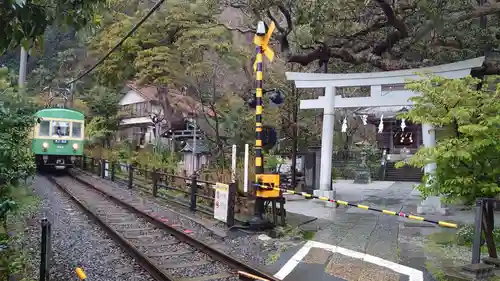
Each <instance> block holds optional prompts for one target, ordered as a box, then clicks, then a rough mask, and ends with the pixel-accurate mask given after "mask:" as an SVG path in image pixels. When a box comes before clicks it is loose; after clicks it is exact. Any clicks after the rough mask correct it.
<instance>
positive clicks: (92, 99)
mask: <svg viewBox="0 0 500 281" xmlns="http://www.w3.org/2000/svg"><path fill="white" fill-rule="evenodd" d="M120 98H121V96H120V94H119V93H117V92H116V91H115V90H113V89H109V88H106V87H103V86H95V87H94V88H92V89H91V90H90V91H88V92H87V94H86V95H85V97H84V101H85V103H86V104H87V107H88V109H89V112H88V116H87V118H88V119H89V120H90V121H89V123H88V124H87V127H86V132H85V133H86V136H87V137H89V138H90V139H93V140H96V141H99V142H101V143H102V145H103V147H106V146H109V145H110V142H111V137H112V136H113V134H114V132H116V131H117V130H118V126H119V124H120V116H119V109H120V108H119V107H120V106H119V101H120Z"/></svg>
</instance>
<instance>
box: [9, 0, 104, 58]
mask: <svg viewBox="0 0 500 281" xmlns="http://www.w3.org/2000/svg"><path fill="white" fill-rule="evenodd" d="M100 2H101V1H98V0H76V1H75V0H63V1H55V0H46V1H26V0H7V1H2V2H1V3H0V15H2V16H1V17H0V26H1V27H2V28H1V29H0V38H2V40H0V54H3V53H4V52H5V51H6V50H9V49H13V48H15V47H17V46H19V44H22V45H23V46H24V48H26V49H28V48H29V45H30V43H29V41H32V42H33V43H34V44H35V45H39V46H43V36H42V35H43V34H44V33H45V30H46V28H47V27H48V26H49V25H51V24H57V25H63V26H71V27H74V28H76V29H80V28H82V27H85V26H87V25H89V24H90V23H98V19H99V17H98V16H96V13H95V11H96V8H98V7H99V3H100Z"/></svg>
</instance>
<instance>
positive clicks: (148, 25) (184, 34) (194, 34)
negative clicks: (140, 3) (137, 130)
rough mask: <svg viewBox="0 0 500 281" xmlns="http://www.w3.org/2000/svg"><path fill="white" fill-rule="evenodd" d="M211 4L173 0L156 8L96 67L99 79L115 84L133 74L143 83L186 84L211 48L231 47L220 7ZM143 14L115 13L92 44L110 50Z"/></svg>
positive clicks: (174, 85)
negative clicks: (113, 17)
mask: <svg viewBox="0 0 500 281" xmlns="http://www.w3.org/2000/svg"><path fill="white" fill-rule="evenodd" d="M209 2H210V1H197V2H196V3H192V4H191V3H185V2H176V1H172V2H168V3H167V4H166V5H165V6H163V7H162V8H160V9H159V10H157V11H156V12H155V13H154V14H153V15H152V16H151V17H150V18H149V19H148V21H146V22H145V23H144V24H143V25H142V26H141V27H140V28H139V29H138V30H137V31H136V33H134V35H132V36H131V37H130V38H129V39H128V40H127V41H125V42H124V44H123V45H122V47H121V48H120V49H119V50H117V51H116V52H114V53H113V54H112V55H111V56H110V57H109V59H108V60H106V61H105V62H104V63H103V64H102V65H101V66H100V67H99V68H98V76H99V78H100V79H101V81H103V83H104V84H105V85H108V84H111V85H116V84H120V83H122V82H123V81H126V80H128V79H131V78H134V77H135V78H137V79H139V82H140V83H143V84H162V85H167V86H169V87H176V86H179V88H180V87H183V86H185V85H184V83H185V81H184V80H183V78H184V76H185V75H186V72H192V71H193V70H191V68H192V65H194V64H197V63H200V62H202V60H203V58H204V55H205V54H204V53H205V52H206V51H207V50H214V49H217V50H224V49H227V48H229V47H230V46H231V37H232V36H231V33H230V31H228V30H227V29H226V28H225V27H224V26H223V25H221V24H219V23H218V21H217V20H216V18H215V16H214V15H216V14H217V12H218V11H217V7H212V6H211V5H209V4H207V3H209ZM141 16H142V12H138V13H137V14H136V15H134V16H129V15H126V14H117V15H116V18H117V19H118V20H117V21H115V22H114V23H112V24H110V25H108V26H105V27H104V28H103V29H102V30H101V31H100V33H99V35H98V37H97V39H96V40H95V41H94V42H93V43H92V44H91V45H90V48H91V49H92V50H93V51H94V53H97V54H102V53H105V52H107V51H108V50H109V49H111V48H112V46H114V44H116V42H117V41H118V40H119V39H120V38H121V37H122V36H124V35H125V33H126V32H127V31H128V30H129V29H130V28H131V27H132V25H133V24H134V23H136V22H137V21H139V18H140V17H141Z"/></svg>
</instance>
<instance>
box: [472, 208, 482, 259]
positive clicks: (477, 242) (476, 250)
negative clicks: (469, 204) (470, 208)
mask: <svg viewBox="0 0 500 281" xmlns="http://www.w3.org/2000/svg"><path fill="white" fill-rule="evenodd" d="M483 206H484V199H478V200H477V201H476V217H475V220H474V240H473V242H472V264H476V263H480V262H481V244H482V243H481V239H482V227H481V225H482V221H483Z"/></svg>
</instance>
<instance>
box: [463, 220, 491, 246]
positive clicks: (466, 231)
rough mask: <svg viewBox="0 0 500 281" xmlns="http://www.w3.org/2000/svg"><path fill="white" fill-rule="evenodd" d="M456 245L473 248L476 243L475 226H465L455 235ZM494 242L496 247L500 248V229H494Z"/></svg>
mask: <svg viewBox="0 0 500 281" xmlns="http://www.w3.org/2000/svg"><path fill="white" fill-rule="evenodd" d="M455 239H456V243H457V244H458V245H461V246H471V245H472V242H473V241H474V226H473V225H470V224H469V225H464V226H462V227H460V228H459V229H458V231H457V233H456V234H455ZM493 240H494V241H495V245H496V247H497V248H498V247H499V246H500V229H499V228H495V229H493ZM483 241H484V233H483Z"/></svg>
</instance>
